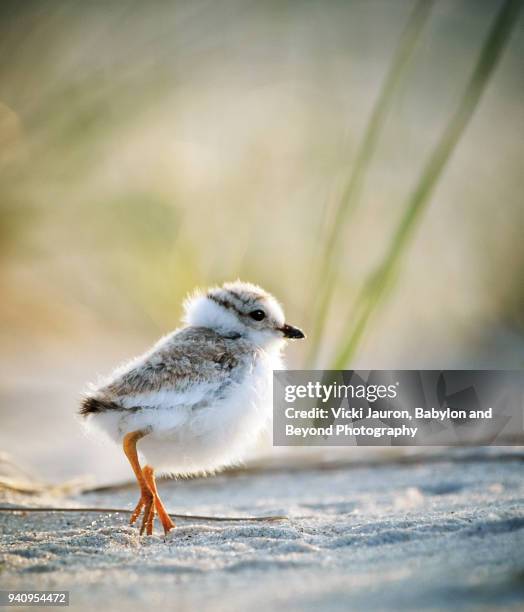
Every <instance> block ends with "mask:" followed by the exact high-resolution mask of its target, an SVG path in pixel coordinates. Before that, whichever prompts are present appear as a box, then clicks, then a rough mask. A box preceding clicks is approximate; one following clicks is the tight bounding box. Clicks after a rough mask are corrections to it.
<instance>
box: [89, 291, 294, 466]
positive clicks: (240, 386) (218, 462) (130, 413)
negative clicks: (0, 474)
mask: <svg viewBox="0 0 524 612" xmlns="http://www.w3.org/2000/svg"><path fill="white" fill-rule="evenodd" d="M184 309H185V315H184V322H185V325H184V326H183V327H181V328H179V329H177V330H175V331H174V332H172V333H170V334H168V335H167V336H165V337H164V338H162V339H161V340H160V341H159V342H158V343H157V344H156V345H155V346H153V348H152V349H151V350H149V351H148V352H147V353H145V354H144V355H142V356H140V357H137V358H136V359H134V360H133V361H131V362H130V363H128V364H126V365H124V366H121V367H119V368H117V370H115V372H114V373H113V374H112V375H111V376H110V377H109V378H108V379H107V380H105V381H104V382H103V383H102V384H100V385H98V386H96V387H95V388H93V389H92V390H91V391H90V392H89V393H87V394H86V396H85V397H84V399H83V402H82V408H81V411H80V412H81V414H82V415H83V417H84V421H85V422H86V424H87V425H88V426H89V427H90V428H95V429H97V430H101V431H103V432H105V433H106V434H108V435H109V436H110V437H111V438H112V439H113V440H115V441H116V442H120V443H121V442H122V440H123V438H124V436H125V435H126V434H129V433H130V432H134V431H141V432H144V433H145V434H146V435H144V436H143V437H142V439H141V440H140V443H139V450H140V452H141V453H142V454H143V456H144V458H145V459H146V461H147V463H148V464H150V465H152V466H154V468H155V469H158V470H159V471H161V472H167V473H172V474H177V475H188V474H194V473H201V472H212V471H216V470H218V469H220V468H222V467H225V466H227V465H231V464H235V463H238V462H239V461H241V460H242V458H243V457H244V455H245V454H246V451H248V450H249V449H250V448H252V446H253V445H254V444H255V443H256V440H257V438H258V436H259V435H260V433H261V432H262V430H263V429H264V428H265V427H267V426H268V424H269V423H270V420H271V405H272V397H271V396H272V373H273V370H275V369H281V368H282V360H281V351H282V348H283V345H284V343H285V340H286V338H301V337H304V336H303V334H302V332H301V331H300V330H298V329H297V328H294V327H292V326H290V325H287V324H286V323H285V320H284V313H283V311H282V308H281V306H280V304H279V303H278V302H277V301H276V300H275V298H274V297H273V296H272V295H270V294H269V293H267V292H265V291H264V290H263V289H261V288H260V287H258V286H256V285H252V284H250V283H242V282H240V281H236V282H234V283H227V284H225V285H224V286H222V287H215V288H212V289H209V290H208V291H206V292H197V293H195V294H194V295H192V296H191V297H189V298H188V299H187V300H186V302H185V304H184Z"/></svg>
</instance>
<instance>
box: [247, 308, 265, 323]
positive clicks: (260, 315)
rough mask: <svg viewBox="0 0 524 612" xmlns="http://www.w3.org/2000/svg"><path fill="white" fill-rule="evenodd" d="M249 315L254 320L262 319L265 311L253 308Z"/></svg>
mask: <svg viewBox="0 0 524 612" xmlns="http://www.w3.org/2000/svg"><path fill="white" fill-rule="evenodd" d="M249 316H250V317H251V318H252V319H255V321H262V319H265V318H266V313H265V312H264V311H263V310H253V312H250V313H249Z"/></svg>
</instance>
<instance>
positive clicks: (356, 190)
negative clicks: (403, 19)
mask: <svg viewBox="0 0 524 612" xmlns="http://www.w3.org/2000/svg"><path fill="white" fill-rule="evenodd" d="M433 2H434V0H418V1H417V3H416V4H415V7H414V9H413V11H412V13H411V16H410V18H409V21H408V23H407V25H406V28H405V29H404V32H403V33H402V36H401V38H400V41H399V44H398V47H397V49H396V51H395V54H394V56H393V60H392V62H391V65H390V68H389V71H388V73H387V76H386V78H385V79H384V81H383V84H382V88H381V90H380V93H379V96H378V98H377V100H376V102H375V105H374V107H373V111H372V113H371V116H370V118H369V121H368V124H367V126H366V130H365V133H364V136H363V139H362V142H361V144H360V146H359V149H358V151H357V155H356V159H355V162H354V164H353V169H352V172H351V175H350V177H349V180H348V183H347V185H346V187H345V188H344V191H343V193H342V197H341V198H340V201H339V204H338V207H337V209H336V211H335V214H334V219H333V223H332V224H331V227H330V229H329V231H328V234H327V236H326V239H325V241H324V243H323V246H322V252H321V253H320V254H319V255H318V257H317V262H318V265H317V267H318V272H317V275H318V278H317V282H314V283H313V287H314V288H315V294H316V298H315V304H314V307H313V313H314V314H313V319H312V326H311V329H310V333H309V355H308V362H309V364H310V365H311V364H312V362H313V360H314V359H315V358H316V356H317V352H318V348H319V345H320V341H321V338H322V335H323V332H324V328H325V326H326V320H327V315H328V311H329V306H330V304H331V300H332V297H333V293H334V290H335V288H336V279H337V275H338V265H337V262H338V259H339V258H338V250H339V249H338V247H339V244H340V237H341V234H342V231H343V230H344V228H345V227H346V225H347V221H348V219H349V218H350V216H351V214H352V213H353V212H354V210H355V208H356V206H357V204H358V201H359V199H360V193H361V191H362V185H363V183H364V179H365V176H366V172H367V169H368V167H369V164H370V161H371V158H372V156H373V154H374V152H375V149H376V146H377V142H378V138H379V135H380V132H381V130H382V128H383V125H384V122H385V120H386V117H387V113H388V111H389V109H390V107H391V102H392V99H393V94H394V92H395V90H396V88H397V86H398V84H399V82H400V80H401V78H402V76H403V74H404V72H405V69H406V66H407V65H408V62H409V59H410V58H411V56H412V54H413V51H414V49H415V46H416V43H417V41H418V38H419V36H420V33H421V31H422V28H423V27H424V25H425V23H426V21H427V20H428V17H429V14H430V9H431V6H432V4H433Z"/></svg>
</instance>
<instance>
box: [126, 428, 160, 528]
mask: <svg viewBox="0 0 524 612" xmlns="http://www.w3.org/2000/svg"><path fill="white" fill-rule="evenodd" d="M145 435H146V434H145V432H143V431H133V432H131V433H128V434H126V435H125V436H124V453H125V454H126V457H127V458H128V460H129V463H130V464H131V467H132V468H133V472H134V473H135V476H136V479H137V482H138V486H139V487H140V499H139V500H138V504H137V505H136V508H135V509H134V511H133V514H132V515H131V520H130V521H129V523H130V524H131V525H132V524H133V523H134V522H135V521H136V520H137V518H138V517H139V516H140V514H141V512H142V508H143V509H144V516H143V518H142V524H141V526H140V535H142V534H143V533H144V531H146V529H147V531H146V533H147V535H152V533H153V519H154V517H155V508H154V505H153V500H154V496H153V491H152V490H151V489H150V488H149V485H148V483H147V481H146V479H145V477H144V474H143V472H142V468H141V467H140V462H139V461H138V453H137V450H136V443H137V442H138V440H140V438H143V437H144V436H145Z"/></svg>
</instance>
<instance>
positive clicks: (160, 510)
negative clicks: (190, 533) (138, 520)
mask: <svg viewBox="0 0 524 612" xmlns="http://www.w3.org/2000/svg"><path fill="white" fill-rule="evenodd" d="M142 473H143V474H144V478H145V480H146V482H147V484H148V486H149V488H150V490H151V491H152V493H153V500H154V504H155V509H156V512H157V514H158V518H159V519H160V522H161V523H162V527H163V528H164V533H167V532H168V531H169V530H170V529H173V527H175V523H174V522H173V521H172V520H171V517H170V516H169V514H168V513H167V510H166V509H165V508H164V504H163V503H162V500H161V499H160V496H159V495H158V491H157V488H156V480H155V471H154V469H153V468H152V467H151V466H150V465H146V466H145V467H144V469H143V470H142ZM152 516H154V512H153V513H152Z"/></svg>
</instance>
